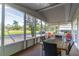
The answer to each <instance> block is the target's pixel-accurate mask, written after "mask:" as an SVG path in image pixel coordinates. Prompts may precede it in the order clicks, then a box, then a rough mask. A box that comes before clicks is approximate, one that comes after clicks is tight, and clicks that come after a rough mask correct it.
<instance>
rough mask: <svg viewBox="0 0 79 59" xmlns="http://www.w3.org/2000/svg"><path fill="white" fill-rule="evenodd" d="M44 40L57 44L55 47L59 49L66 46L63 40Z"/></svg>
mask: <svg viewBox="0 0 79 59" xmlns="http://www.w3.org/2000/svg"><path fill="white" fill-rule="evenodd" d="M45 42H47V43H51V44H57V48H58V49H61V50H66V49H67V48H68V46H67V44H66V43H65V42H64V41H62V40H58V39H47V40H45Z"/></svg>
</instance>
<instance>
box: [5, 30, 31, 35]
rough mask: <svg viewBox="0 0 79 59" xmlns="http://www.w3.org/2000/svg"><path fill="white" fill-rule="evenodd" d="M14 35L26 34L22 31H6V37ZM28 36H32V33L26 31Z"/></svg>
mask: <svg viewBox="0 0 79 59" xmlns="http://www.w3.org/2000/svg"><path fill="white" fill-rule="evenodd" d="M12 34H24V31H22V30H10V31H9V32H7V31H5V35H12ZM26 34H31V31H26Z"/></svg>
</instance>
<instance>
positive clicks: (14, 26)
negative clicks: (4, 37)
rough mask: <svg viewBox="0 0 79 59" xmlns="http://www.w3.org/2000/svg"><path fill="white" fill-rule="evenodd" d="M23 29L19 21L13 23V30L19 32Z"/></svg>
mask: <svg viewBox="0 0 79 59" xmlns="http://www.w3.org/2000/svg"><path fill="white" fill-rule="evenodd" d="M19 29H21V26H19V25H18V22H17V21H15V20H14V21H13V30H19Z"/></svg>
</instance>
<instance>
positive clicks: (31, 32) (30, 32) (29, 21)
mask: <svg viewBox="0 0 79 59" xmlns="http://www.w3.org/2000/svg"><path fill="white" fill-rule="evenodd" d="M33 36H35V20H34V19H33V17H32V16H30V15H26V37H27V38H30V37H33Z"/></svg>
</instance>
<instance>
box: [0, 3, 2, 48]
mask: <svg viewBox="0 0 79 59" xmlns="http://www.w3.org/2000/svg"><path fill="white" fill-rule="evenodd" d="M1 12H2V5H1V4H0V47H1V16H2V13H1Z"/></svg>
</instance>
